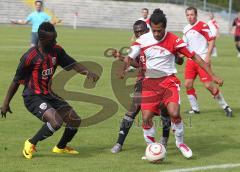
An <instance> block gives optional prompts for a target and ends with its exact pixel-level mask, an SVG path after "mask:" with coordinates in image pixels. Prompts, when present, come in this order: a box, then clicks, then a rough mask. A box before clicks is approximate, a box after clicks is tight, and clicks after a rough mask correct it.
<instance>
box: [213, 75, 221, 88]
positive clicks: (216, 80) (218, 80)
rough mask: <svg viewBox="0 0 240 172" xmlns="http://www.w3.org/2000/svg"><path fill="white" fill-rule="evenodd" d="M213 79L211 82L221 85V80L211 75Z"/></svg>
mask: <svg viewBox="0 0 240 172" xmlns="http://www.w3.org/2000/svg"><path fill="white" fill-rule="evenodd" d="M212 79H213V82H215V83H216V84H218V85H219V86H222V85H223V80H222V79H221V78H219V77H217V76H213V77H212Z"/></svg>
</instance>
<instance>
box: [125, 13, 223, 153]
mask: <svg viewBox="0 0 240 172" xmlns="http://www.w3.org/2000/svg"><path fill="white" fill-rule="evenodd" d="M150 26H151V29H152V33H151V32H149V33H146V34H144V35H142V36H140V37H139V38H138V39H137V40H136V41H135V43H134V44H133V46H132V47H131V48H132V49H131V50H132V51H131V52H130V54H129V55H128V58H126V59H125V62H126V64H129V62H130V61H131V60H130V59H135V58H136V57H137V56H138V55H139V54H140V53H141V52H143V53H144V55H145V57H146V72H145V78H144V80H143V83H142V84H143V85H142V88H143V90H142V103H141V110H142V119H143V125H142V127H143V131H144V138H145V141H146V142H147V143H148V144H149V143H152V142H154V131H155V129H154V126H153V121H152V118H153V117H154V116H155V115H159V106H160V105H163V106H165V107H166V108H167V111H168V113H169V115H170V118H171V122H172V129H173V130H174V131H175V133H174V134H175V138H176V146H177V147H178V148H179V149H180V151H181V152H182V153H183V155H184V156H185V157H186V158H190V157H191V156H192V151H191V149H190V148H189V147H188V146H187V145H186V144H185V143H184V140H183V133H184V132H183V122H182V119H181V116H180V96H179V91H180V81H179V80H178V78H177V77H176V75H175V74H176V73H177V70H176V67H175V55H176V54H177V53H180V54H183V55H184V56H186V57H187V58H191V59H192V60H193V61H195V62H196V63H198V64H199V65H200V66H201V67H202V68H203V69H204V70H206V71H207V73H208V74H209V75H211V77H212V78H213V80H214V81H215V82H216V83H217V84H219V85H222V84H223V81H222V80H221V79H220V78H218V77H216V76H215V75H214V74H213V73H212V71H211V69H210V68H209V67H208V65H207V64H206V62H204V61H203V60H202V59H201V58H200V57H199V56H198V55H197V54H196V53H195V52H191V51H189V50H188V49H187V47H186V44H185V43H184V41H183V40H182V39H180V38H179V37H178V36H176V35H174V34H173V33H170V32H167V31H166V26H167V19H166V16H165V14H164V13H163V12H162V11H161V10H160V9H155V11H154V12H153V14H152V15H151V17H150Z"/></svg>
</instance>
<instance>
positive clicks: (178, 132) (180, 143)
mask: <svg viewBox="0 0 240 172" xmlns="http://www.w3.org/2000/svg"><path fill="white" fill-rule="evenodd" d="M167 109H168V113H169V115H170V117H171V126H172V130H173V132H174V135H175V139H176V147H177V148H178V149H179V150H180V151H181V153H182V154H183V156H184V157H186V158H190V157H192V150H191V149H190V148H189V147H188V146H187V145H186V144H185V143H184V140H183V135H184V126H183V122H182V119H181V116H180V106H179V104H177V103H174V102H170V103H168V105H167Z"/></svg>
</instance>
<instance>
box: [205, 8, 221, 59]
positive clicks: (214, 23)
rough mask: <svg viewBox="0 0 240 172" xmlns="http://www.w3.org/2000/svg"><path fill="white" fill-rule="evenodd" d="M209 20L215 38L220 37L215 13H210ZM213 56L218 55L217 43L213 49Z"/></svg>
mask: <svg viewBox="0 0 240 172" xmlns="http://www.w3.org/2000/svg"><path fill="white" fill-rule="evenodd" d="M209 19H210V20H209V21H208V22H207V24H208V26H209V29H210V31H211V33H212V35H213V36H214V37H215V40H216V39H217V38H218V37H219V25H218V23H217V21H216V19H215V18H214V14H213V13H212V12H211V13H209ZM211 56H212V57H217V47H216V45H215V46H214V48H213V50H212V55H211Z"/></svg>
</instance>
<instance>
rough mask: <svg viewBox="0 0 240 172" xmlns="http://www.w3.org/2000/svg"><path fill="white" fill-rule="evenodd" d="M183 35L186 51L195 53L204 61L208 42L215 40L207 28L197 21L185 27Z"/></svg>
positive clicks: (204, 24)
mask: <svg viewBox="0 0 240 172" xmlns="http://www.w3.org/2000/svg"><path fill="white" fill-rule="evenodd" d="M183 34H184V35H183V40H184V41H185V42H186V43H187V47H188V49H189V50H190V51H194V52H196V54H198V55H199V56H200V57H201V58H202V59H203V60H204V59H205V58H206V54H207V51H208V41H210V40H212V39H215V37H214V36H213V35H212V33H211V31H210V29H209V26H208V25H207V24H206V23H204V22H202V21H197V22H196V23H195V24H194V25H190V24H188V25H187V26H185V28H184V29H183Z"/></svg>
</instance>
